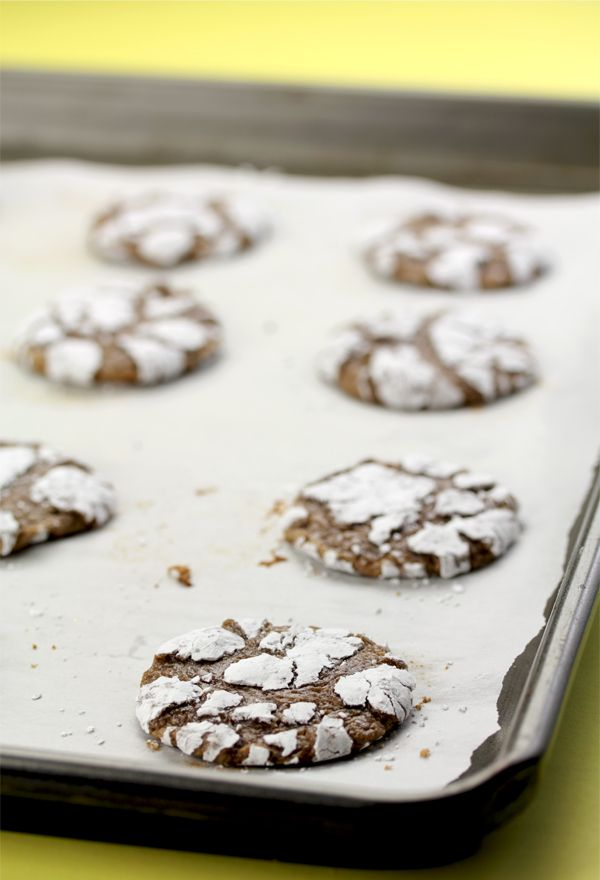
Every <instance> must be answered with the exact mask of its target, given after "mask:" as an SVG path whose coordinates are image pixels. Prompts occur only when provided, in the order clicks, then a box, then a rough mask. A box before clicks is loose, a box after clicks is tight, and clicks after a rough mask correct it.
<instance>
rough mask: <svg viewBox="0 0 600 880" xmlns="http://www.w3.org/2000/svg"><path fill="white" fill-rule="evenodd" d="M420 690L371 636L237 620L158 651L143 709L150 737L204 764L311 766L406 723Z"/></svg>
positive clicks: (144, 686)
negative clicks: (413, 697) (415, 690)
mask: <svg viewBox="0 0 600 880" xmlns="http://www.w3.org/2000/svg"><path fill="white" fill-rule="evenodd" d="M413 688H414V680H413V677H412V675H411V674H410V673H409V672H408V671H407V669H406V664H405V663H404V661H402V660H400V659H399V658H398V657H396V656H395V655H393V654H391V653H390V652H389V651H388V649H387V648H385V647H383V646H381V645H377V644H375V643H374V642H372V641H371V640H370V639H368V638H367V637H366V636H363V635H355V634H352V633H350V632H347V631H346V630H341V629H326V628H319V627H313V626H309V627H302V626H274V625H273V624H271V623H269V622H268V621H266V620H263V621H260V620H252V619H248V618H240V619H238V620H233V619H228V620H225V621H224V622H223V623H222V625H221V626H214V627H206V628H204V629H198V630H194V631H192V632H189V633H185V634H184V635H182V636H179V637H177V638H174V639H171V640H170V641H168V642H166V643H165V644H164V645H162V646H161V647H160V648H159V649H158V651H157V653H156V656H155V657H154V662H153V664H152V666H151V667H150V668H149V669H148V670H147V671H146V672H145V673H144V675H143V677H142V681H141V687H140V690H139V693H138V698H137V705H136V715H137V718H138V721H139V723H140V725H141V726H142V729H143V730H144V731H145V732H146V733H148V734H150V735H151V736H153V737H156V738H158V739H160V740H161V741H162V742H163V743H165V744H167V745H170V746H174V747H176V748H178V749H179V750H180V751H182V752H183V753H184V754H186V755H191V756H193V757H195V758H200V759H202V760H203V761H207V762H210V763H217V764H222V765H225V766H239V767H266V766H273V767H282V766H290V765H306V764H313V763H319V762H322V761H331V760H334V759H337V758H343V757H346V756H349V755H353V754H355V753H357V752H359V751H362V750H363V749H365V748H366V747H367V746H369V745H370V744H371V743H373V742H376V741H377V740H379V739H381V738H382V737H383V736H385V735H386V734H387V733H388V732H389V731H391V730H393V729H394V728H396V727H398V726H399V725H400V724H402V723H403V721H404V720H405V719H406V718H407V716H408V715H409V713H410V710H411V707H412V690H413Z"/></svg>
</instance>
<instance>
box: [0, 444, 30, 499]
mask: <svg viewBox="0 0 600 880" xmlns="http://www.w3.org/2000/svg"><path fill="white" fill-rule="evenodd" d="M37 458H38V453H37V450H36V447H35V446H19V445H14V446H13V445H10V446H0V491H2V489H4V488H6V487H7V486H9V485H10V484H11V483H13V482H14V481H15V480H16V479H17V477H20V476H21V474H24V473H25V472H26V471H28V470H29V468H30V467H32V465H34V464H35V462H36V461H37Z"/></svg>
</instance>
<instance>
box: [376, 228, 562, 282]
mask: <svg viewBox="0 0 600 880" xmlns="http://www.w3.org/2000/svg"><path fill="white" fill-rule="evenodd" d="M363 252H364V257H365V259H366V261H367V264H368V265H369V267H370V268H371V269H372V270H373V272H375V274H377V275H380V276H382V277H384V278H389V279H392V280H394V281H399V282H403V283H405V284H413V285H419V286H423V287H436V288H439V289H440V290H496V289H498V288H503V287H515V286H519V285H522V284H527V283H528V282H530V281H533V280H534V279H535V278H537V277H538V276H540V275H541V274H542V273H543V272H544V271H545V269H546V268H547V260H546V257H545V255H544V254H543V253H542V251H541V249H540V247H539V245H538V244H537V243H536V241H535V240H534V237H533V235H532V234H531V233H530V232H529V231H528V230H527V228H525V227H523V226H521V225H520V224H519V223H515V222H513V221H511V220H508V219H505V218H503V217H498V216H495V215H487V214H475V215H463V214H451V213H426V214H420V215H416V216H413V217H410V218H409V219H407V220H394V221H392V222H390V223H387V224H385V225H383V224H381V225H380V226H379V228H377V229H374V230H372V231H371V232H370V233H369V234H368V235H367V236H366V237H365V239H364V242H363Z"/></svg>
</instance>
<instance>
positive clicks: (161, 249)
mask: <svg viewBox="0 0 600 880" xmlns="http://www.w3.org/2000/svg"><path fill="white" fill-rule="evenodd" d="M268 228H269V227H268V223H267V220H266V218H265V216H264V215H263V213H262V212H261V211H260V210H259V209H258V208H257V207H256V206H254V205H253V204H252V203H250V202H247V201H246V200H245V199H241V198H239V197H230V196H228V197H225V196H210V195H201V194H189V193H175V192H171V193H166V192H162V193H161V192H156V193H142V194H139V195H137V196H134V197H132V198H130V199H128V200H126V201H123V202H120V203H119V204H116V205H113V206H112V207H110V208H109V209H107V210H106V211H104V212H103V213H102V214H101V215H100V217H98V218H97V220H96V221H95V222H94V224H93V226H92V229H91V231H90V238H89V240H90V246H91V248H92V250H93V251H94V252H95V253H96V254H97V255H98V256H99V257H101V258H102V259H104V260H107V261H109V262H111V263H142V264H144V265H150V266H155V267H158V268H170V267H173V266H177V265H179V264H180V263H185V262H189V261H191V260H201V259H205V258H207V257H213V256H230V255H232V254H235V253H237V252H238V251H242V250H246V249H247V248H249V247H251V246H252V245H254V244H256V243H257V242H258V241H259V240H260V239H262V238H263V237H264V236H265V235H266V233H267V231H268Z"/></svg>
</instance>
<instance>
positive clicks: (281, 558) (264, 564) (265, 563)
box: [258, 553, 288, 568]
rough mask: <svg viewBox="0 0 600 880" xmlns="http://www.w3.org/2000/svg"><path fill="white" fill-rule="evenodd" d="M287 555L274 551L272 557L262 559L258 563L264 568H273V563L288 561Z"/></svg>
mask: <svg viewBox="0 0 600 880" xmlns="http://www.w3.org/2000/svg"><path fill="white" fill-rule="evenodd" d="M287 561H288V559H287V556H280V555H279V553H272V555H271V558H270V559H261V561H260V562H259V563H258V564H259V565H260V566H261V567H262V568H271V566H272V565H277V564H278V563H279V562H287Z"/></svg>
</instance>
